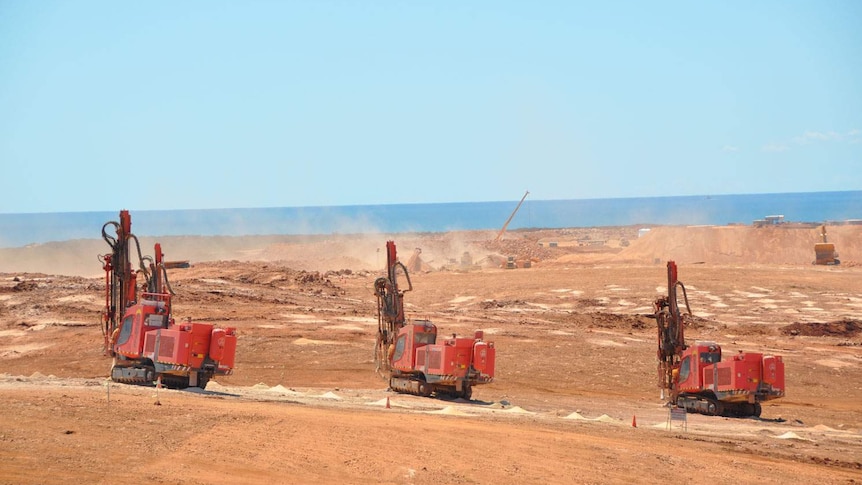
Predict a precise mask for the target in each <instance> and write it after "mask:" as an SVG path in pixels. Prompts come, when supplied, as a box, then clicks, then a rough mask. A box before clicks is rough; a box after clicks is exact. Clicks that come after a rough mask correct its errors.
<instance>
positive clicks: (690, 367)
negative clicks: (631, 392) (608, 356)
mask: <svg viewBox="0 0 862 485" xmlns="http://www.w3.org/2000/svg"><path fill="white" fill-rule="evenodd" d="M678 289H682V295H683V298H684V300H685V306H686V309H687V310H688V315H691V308H690V307H689V305H688V296H687V295H686V292H685V285H683V284H682V282H681V281H679V280H678V279H677V268H676V263H675V262H673V261H668V263H667V290H668V296H667V297H661V298H659V299H657V300H656V301H655V318H656V321H657V322H658V361H659V363H658V374H659V387H660V388H661V390H662V397H663V398H667V399H668V400H669V401H670V403H671V404H674V405H676V406H678V407H681V408H684V409H685V410H686V411H688V412H696V413H701V414H706V415H710V416H728V417H747V416H760V411H761V406H760V403H761V402H763V401H769V400H772V399H778V398H780V397H783V396H784V362H783V361H782V359H781V357H780V356H771V355H763V354H758V353H750V352H742V351H740V352H739V353H738V354H736V355H734V356H733V357H732V358H731V359H728V360H722V355H721V347H720V346H719V345H717V344H716V343H714V342H696V343H695V345H694V346H688V345H686V343H685V337H684V330H683V328H684V327H685V323H686V322H685V317H686V315H685V314H683V313H681V312H680V309H679V305H678V300H677V291H678ZM666 391H667V394H665V392H666Z"/></svg>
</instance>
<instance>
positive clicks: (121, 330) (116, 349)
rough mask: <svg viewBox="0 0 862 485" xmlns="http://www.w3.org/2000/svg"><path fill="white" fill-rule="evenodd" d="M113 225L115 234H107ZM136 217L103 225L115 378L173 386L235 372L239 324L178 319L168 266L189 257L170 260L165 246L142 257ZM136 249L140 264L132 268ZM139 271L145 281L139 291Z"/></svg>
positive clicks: (200, 383)
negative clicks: (236, 326) (229, 325)
mask: <svg viewBox="0 0 862 485" xmlns="http://www.w3.org/2000/svg"><path fill="white" fill-rule="evenodd" d="M109 226H110V227H113V228H114V230H115V232H116V236H113V235H110V234H108V227H109ZM131 228H132V219H131V216H130V215H129V212H128V211H127V210H123V211H120V220H119V221H109V222H106V223H105V224H104V225H103V226H102V238H103V239H104V240H105V242H107V243H108V245H109V246H110V247H111V252H110V253H109V254H105V255H100V256H99V261H100V262H101V263H102V267H103V269H104V270H105V311H104V314H103V326H102V333H103V336H104V339H105V342H104V344H105V354H106V355H109V356H111V357H113V365H112V366H111V379H112V380H113V381H115V382H124V383H131V384H152V383H154V382H157V383H160V384H162V385H164V386H165V387H169V388H173V389H184V388H186V387H199V388H201V389H204V388H205V387H206V385H207V382H208V381H209V380H210V379H211V378H212V377H213V376H216V375H229V374H231V373H232V371H233V367H234V358H235V354H236V343H237V337H236V329H234V328H217V327H215V326H214V325H212V324H209V323H198V322H192V321H191V319H189V321H187V322H181V323H176V322H175V321H174V318H173V315H172V313H171V298H172V296H173V295H174V292H173V290H172V289H171V286H170V283H169V281H168V274H167V270H168V269H169V268H182V267H188V266H189V265H188V262H187V261H180V262H166V261H164V260H163V257H164V255H163V254H162V249H161V245H160V244H158V243H156V245H155V248H154V251H155V255H154V257H150V256H143V255H142V254H141V245H140V243H139V241H138V238H137V237H136V236H135V235H134V234H132V232H131ZM133 249H136V257H137V263H138V269H137V270H134V269H132V259H131V258H132V250H133ZM139 276H140V277H141V278H140V279H141V280H143V281H142V285H141V292H140V294H139V293H138V284H139Z"/></svg>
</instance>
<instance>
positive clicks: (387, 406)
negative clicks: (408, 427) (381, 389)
mask: <svg viewBox="0 0 862 485" xmlns="http://www.w3.org/2000/svg"><path fill="white" fill-rule="evenodd" d="M386 409H391V408H390V407H389V396H386Z"/></svg>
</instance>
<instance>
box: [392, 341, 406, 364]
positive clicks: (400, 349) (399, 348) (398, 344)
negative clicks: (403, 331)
mask: <svg viewBox="0 0 862 485" xmlns="http://www.w3.org/2000/svg"><path fill="white" fill-rule="evenodd" d="M406 345H407V335H402V336H400V337H398V340H396V341H395V353H394V354H392V361H393V362H394V361H397V360H401V356H402V355H404V347H405V346H406Z"/></svg>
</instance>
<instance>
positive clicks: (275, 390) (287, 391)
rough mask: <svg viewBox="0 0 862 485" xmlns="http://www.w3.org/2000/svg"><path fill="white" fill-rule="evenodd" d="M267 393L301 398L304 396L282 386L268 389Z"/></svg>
mask: <svg viewBox="0 0 862 485" xmlns="http://www.w3.org/2000/svg"><path fill="white" fill-rule="evenodd" d="M267 392H272V393H276V394H289V395H291V396H301V395H302V393H301V392H298V391H294V390H293V389H288V388H286V387H284V386H282V385H281V384H279V385H277V386H275V387H271V388H269V389H267Z"/></svg>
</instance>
